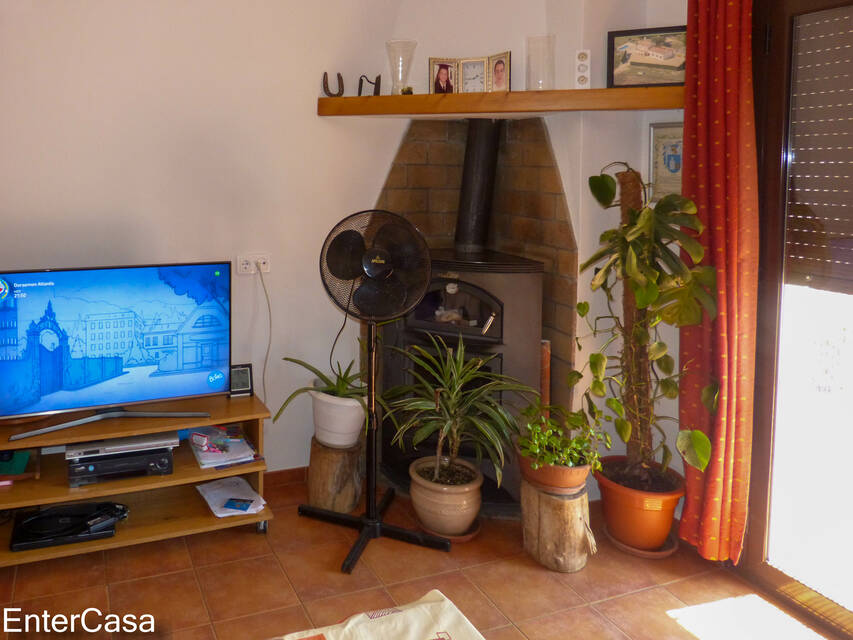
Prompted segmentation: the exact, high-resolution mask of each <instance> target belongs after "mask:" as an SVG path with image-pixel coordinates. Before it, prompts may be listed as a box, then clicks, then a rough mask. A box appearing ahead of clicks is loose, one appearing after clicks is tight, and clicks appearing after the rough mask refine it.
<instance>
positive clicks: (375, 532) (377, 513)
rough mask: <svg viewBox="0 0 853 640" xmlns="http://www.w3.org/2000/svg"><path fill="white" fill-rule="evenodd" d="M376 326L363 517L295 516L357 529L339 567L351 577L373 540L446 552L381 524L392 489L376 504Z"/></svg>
mask: <svg viewBox="0 0 853 640" xmlns="http://www.w3.org/2000/svg"><path fill="white" fill-rule="evenodd" d="M376 430H377V421H376V322H375V321H372V320H371V321H369V322H368V323H367V438H366V443H365V444H366V447H367V452H366V457H367V460H366V462H367V464H366V466H367V495H366V496H365V498H364V501H365V507H366V508H365V513H364V515H362V516H354V515H351V514H349V513H338V512H337V511H330V510H329V509H321V508H320V507H312V506H310V505H305V504H300V505H299V508H298V513H299V515H301V516H308V517H309V518H316V519H317V520H323V521H325V522H331V523H332V524H339V525H343V526H345V527H350V528H351V529H359V530H360V533H359V536H358V539H357V540H356V541H355V543H354V544H353V545H352V548H351V549H350V552H349V554H347V557H346V558H345V559H344V562H343V564H342V565H341V571H343V572H344V573H352V570H353V569H354V568H355V564H356V563H357V562H358V559H359V558H360V557H361V554H362V552H363V551H364V550H365V549H366V548H367V543H368V542H370V541H371V540H372V539H373V538H382V537H386V538H394V539H395V540H401V541H402V542H408V543H409V544H417V545H420V546H422V547H430V548H432V549H439V550H441V551H450V540H448V539H447V538H442V537H440V536H434V535H431V534H428V533H423V532H421V531H411V530H409V529H404V528H402V527H397V526H395V525H393V524H385V523H384V522H382V514H384V513H385V511H386V510H387V509H388V507H390V506H391V501H392V500H393V499H394V489H393V488H391V487H389V488H388V489H387V490H386V491H385V493H384V494H383V495H382V501H381V502H380V503H379V504H378V505H377V504H376V477H377V475H378V473H379V471H378V469H379V458H378V456H377V449H376Z"/></svg>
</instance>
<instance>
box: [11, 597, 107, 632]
mask: <svg viewBox="0 0 853 640" xmlns="http://www.w3.org/2000/svg"><path fill="white" fill-rule="evenodd" d="M15 606H16V607H20V608H21V613H20V614H17V615H19V616H20V617H21V619H22V620H21V622H19V623H17V624H16V626H15V627H8V628H9V629H10V630H11V629H13V628H20V629H23V628H24V627H23V617H24V615H25V614H27V613H37V614H40V613H41V612H42V611H48V612H49V613H51V614H54V615H55V614H58V613H62V614H65V615H68V616H70V615H72V614H75V613H83V612H84V611H85V610H86V609H88V608H89V607H95V608H96V609H98V610H99V611H101V613H103V614H106V613H107V612H108V610H109V607H108V601H107V587H106V586H104V585H100V586H97V587H89V588H85V589H80V590H78V591H70V592H67V593H60V594H56V595H50V596H45V597H43V598H36V599H34V600H25V601H22V602H17V603H15ZM86 622H87V624H88V625H89V626H90V627H91V626H96V625H98V624H99V623H103V618H100V617H99V616H92V617H87V619H86ZM30 629H31V631H30V633H22V634H18V633H10V634H9V637H12V638H17V637H24V638H27V639H30V638H33V639H37V638H57V637H61V638H91V639H93V640H94V639H97V638H109V637H110V634H109V633H107V632H106V631H103V630H102V631H100V632H98V633H89V632H87V631H85V630H84V629H82V628H81V629H80V630H78V631H76V632H74V633H71V632H69V631H66V632H64V633H53V632H45V630H44V629H42V632H40V633H37V632H35V630H34V629H33V627H30Z"/></svg>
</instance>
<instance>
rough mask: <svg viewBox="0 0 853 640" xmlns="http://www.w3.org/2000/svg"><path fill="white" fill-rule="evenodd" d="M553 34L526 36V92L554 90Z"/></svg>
mask: <svg viewBox="0 0 853 640" xmlns="http://www.w3.org/2000/svg"><path fill="white" fill-rule="evenodd" d="M554 41H555V38H554V34H553V33H549V34H548V35H545V36H528V38H527V78H526V82H525V86H526V88H527V90H528V91H544V90H547V89H553V88H554Z"/></svg>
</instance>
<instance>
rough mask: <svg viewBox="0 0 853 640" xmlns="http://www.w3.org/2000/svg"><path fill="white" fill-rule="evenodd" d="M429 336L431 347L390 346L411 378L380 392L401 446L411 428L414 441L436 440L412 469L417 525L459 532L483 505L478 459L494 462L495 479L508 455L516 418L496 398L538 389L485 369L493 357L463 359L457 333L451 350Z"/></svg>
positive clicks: (440, 531) (498, 480) (531, 392)
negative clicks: (469, 452)
mask: <svg viewBox="0 0 853 640" xmlns="http://www.w3.org/2000/svg"><path fill="white" fill-rule="evenodd" d="M429 340H430V343H431V346H432V348H431V349H430V348H427V347H424V346H421V345H411V346H410V347H409V348H408V349H399V348H396V347H392V348H394V349H395V350H396V351H398V352H399V353H401V354H403V355H404V356H405V357H406V358H407V359H408V360H409V362H410V363H411V364H412V365H413V366H412V368H411V369H410V370H409V372H410V374H411V376H412V377H413V379H414V383H413V384H410V385H402V386H398V387H394V388H393V389H389V390H388V392H387V393H386V395H385V398H386V400H387V404H388V407H389V409H390V415H391V417H392V420H393V421H394V423H395V424H396V428H397V432H396V434H395V436H394V439H393V442H395V443H397V444H399V445H400V446H403V445H404V436H406V434H408V433H411V434H412V438H411V441H412V445H413V446H415V447H417V445H419V444H421V443H423V442H425V441H426V440H427V439H428V438H430V437H434V438H435V443H434V448H435V449H434V451H435V453H434V455H432V456H429V457H425V458H419V459H418V460H415V461H414V462H413V463H412V464H411V465H410V467H409V476H410V477H411V480H412V484H411V496H412V504H413V506H414V509H415V512H416V513H417V516H418V518H419V519H420V521H421V524H423V526H424V528H426V529H428V530H429V531H432V532H435V533H438V534H441V535H447V536H460V535H462V534H465V533H466V532H467V531H468V530H469V529H470V527H471V525H472V524H473V522H474V520H475V519H476V517H477V514H478V513H479V511H480V502H481V499H480V487H481V485H482V483H483V475H482V473H481V472H480V470H479V463H480V461H481V460H482V459H483V458H487V459H488V460H489V461H490V462H491V464H492V465H493V466H494V470H495V477H496V479H497V482H498V484H500V481H501V476H502V469H503V465H504V461H505V456H506V455H507V453H508V452H510V451H511V450H512V439H511V438H512V435H513V434H514V433H516V430H517V423H516V418H515V417H514V416H513V414H512V413H510V412H509V411H507V410H506V408H505V407H504V406H503V405H502V404H501V394H504V396H507V395H508V394H509V393H513V392H514V393H523V394H534V395H535V391H534V390H533V389H531V388H530V387H528V386H527V385H524V384H522V383H521V382H519V381H517V380H515V379H514V378H511V377H509V376H504V375H501V374H499V373H494V372H492V371H489V370H488V368H487V367H486V365H487V364H488V362H489V361H490V360H491V358H481V357H479V356H473V357H467V356H466V354H465V344H464V342H463V340H462V337H461V335H460V337H459V342H458V344H457V346H456V347H455V348H454V347H453V346H449V345H448V344H446V343H445V342H444V340H442V339H441V338H437V337H434V336H432V335H430V336H429ZM504 399H506V397H505V398H504ZM463 444H467V445H470V446H471V447H473V450H474V452H475V456H476V460H475V463H471V462H469V461H467V460H463V459H462V458H461V457H460V456H459V453H460V449H461V447H462V445H463Z"/></svg>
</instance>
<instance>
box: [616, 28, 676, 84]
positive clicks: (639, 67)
mask: <svg viewBox="0 0 853 640" xmlns="http://www.w3.org/2000/svg"><path fill="white" fill-rule="evenodd" d="M686 59H687V26H686V25H680V26H673V27H653V28H651V29H630V30H627V31H609V32H608V33H607V87H608V88H613V87H668V86H678V85H683V84H684V63H685V60H686Z"/></svg>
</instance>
